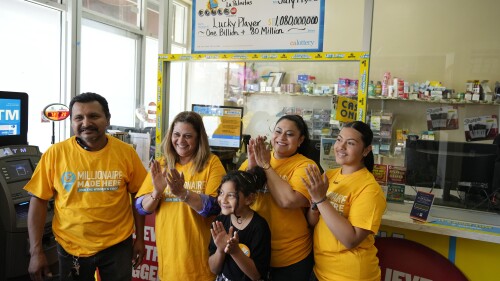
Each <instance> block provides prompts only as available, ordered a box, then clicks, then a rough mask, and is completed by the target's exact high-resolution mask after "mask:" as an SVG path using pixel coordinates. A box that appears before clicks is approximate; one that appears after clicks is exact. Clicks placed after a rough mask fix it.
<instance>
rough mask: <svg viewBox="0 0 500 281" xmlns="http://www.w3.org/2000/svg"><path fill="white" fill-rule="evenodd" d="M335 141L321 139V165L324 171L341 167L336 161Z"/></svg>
mask: <svg viewBox="0 0 500 281" xmlns="http://www.w3.org/2000/svg"><path fill="white" fill-rule="evenodd" d="M334 144H335V139H333V138H321V145H320V156H319V157H320V163H321V168H323V170H324V171H326V170H330V169H335V168H338V167H340V165H339V164H337V162H336V161H335V149H334V148H333V146H334Z"/></svg>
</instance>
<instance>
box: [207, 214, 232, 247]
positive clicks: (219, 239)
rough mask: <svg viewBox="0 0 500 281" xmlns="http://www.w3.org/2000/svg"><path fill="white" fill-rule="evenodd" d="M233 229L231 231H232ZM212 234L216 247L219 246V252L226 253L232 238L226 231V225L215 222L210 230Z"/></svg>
mask: <svg viewBox="0 0 500 281" xmlns="http://www.w3.org/2000/svg"><path fill="white" fill-rule="evenodd" d="M232 229H233V227H232V226H231V228H230V229H229V231H232ZM210 233H211V234H212V238H213V239H214V243H215V246H217V251H219V252H221V253H224V252H225V250H224V249H225V248H226V245H227V242H228V241H229V239H230V238H231V236H229V235H228V234H227V232H226V230H225V229H224V225H223V224H222V223H221V222H220V221H214V222H213V223H212V228H211V229H210Z"/></svg>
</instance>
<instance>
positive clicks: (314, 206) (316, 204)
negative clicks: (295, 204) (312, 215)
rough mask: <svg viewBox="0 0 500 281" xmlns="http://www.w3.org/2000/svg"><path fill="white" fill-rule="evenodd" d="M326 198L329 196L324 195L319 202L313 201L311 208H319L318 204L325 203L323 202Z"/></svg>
mask: <svg viewBox="0 0 500 281" xmlns="http://www.w3.org/2000/svg"><path fill="white" fill-rule="evenodd" d="M326 198H327V197H326V196H325V197H323V199H321V200H319V201H318V202H314V201H311V206H312V207H311V208H312V209H313V210H317V209H318V205H319V204H321V203H323V202H325V201H326Z"/></svg>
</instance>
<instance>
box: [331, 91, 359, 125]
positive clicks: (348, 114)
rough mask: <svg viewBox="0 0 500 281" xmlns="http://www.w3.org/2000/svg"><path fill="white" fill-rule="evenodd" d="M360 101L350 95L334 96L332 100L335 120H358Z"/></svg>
mask: <svg viewBox="0 0 500 281" xmlns="http://www.w3.org/2000/svg"><path fill="white" fill-rule="evenodd" d="M357 110H358V101H357V100H356V99H353V98H349V97H342V96H334V98H333V100H332V112H334V113H335V120H338V121H340V122H352V121H355V120H356V114H357Z"/></svg>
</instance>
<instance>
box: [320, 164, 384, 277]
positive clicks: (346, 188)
mask: <svg viewBox="0 0 500 281" xmlns="http://www.w3.org/2000/svg"><path fill="white" fill-rule="evenodd" d="M326 174H327V176H328V180H329V183H330V186H329V188H328V191H327V194H326V195H327V198H328V201H327V202H329V203H330V204H332V205H333V206H334V207H335V209H336V210H337V211H339V213H341V214H342V215H343V216H344V217H346V218H347V219H348V220H349V222H350V223H351V224H352V225H353V226H356V227H359V228H362V229H366V230H370V231H371V232H372V233H377V231H378V229H379V227H380V223H381V220H382V215H383V213H384V211H385V207H386V202H385V197H384V193H383V191H382V188H380V185H379V184H378V183H377V182H376V181H375V178H374V177H373V175H372V173H370V172H369V171H368V170H367V169H366V168H363V169H361V170H359V171H356V172H355V173H352V174H350V175H342V174H340V168H338V169H335V170H330V171H328V172H327V173H326ZM323 204H324V203H323ZM374 242H375V240H374V234H370V235H368V237H366V239H365V240H363V241H362V242H361V243H360V244H359V245H358V246H357V247H356V248H354V249H351V250H349V249H347V248H346V247H345V246H344V245H343V244H342V243H341V242H340V241H339V240H337V238H336V237H335V236H334V235H333V234H332V233H331V231H330V230H329V229H328V226H327V225H326V223H325V221H324V220H323V218H322V216H321V215H320V217H319V222H318V224H317V225H316V227H315V228H314V261H315V265H314V273H315V274H316V277H317V278H318V280H322V281H323V280H335V281H348V280H349V281H352V280H363V281H372V280H373V281H375V280H380V268H379V265H378V258H377V256H376V254H377V249H376V248H375V246H374Z"/></svg>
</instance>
